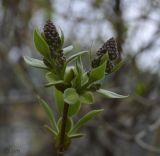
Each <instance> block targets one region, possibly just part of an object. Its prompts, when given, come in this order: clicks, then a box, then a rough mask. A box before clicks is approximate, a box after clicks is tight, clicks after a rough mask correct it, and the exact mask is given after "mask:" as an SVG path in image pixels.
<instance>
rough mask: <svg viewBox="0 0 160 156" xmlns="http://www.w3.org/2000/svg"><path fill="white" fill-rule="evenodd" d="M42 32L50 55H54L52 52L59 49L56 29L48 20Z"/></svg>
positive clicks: (59, 42) (59, 44) (59, 40)
mask: <svg viewBox="0 0 160 156" xmlns="http://www.w3.org/2000/svg"><path fill="white" fill-rule="evenodd" d="M43 30H44V36H45V38H46V41H47V43H48V45H49V48H50V50H51V53H54V51H57V50H59V48H60V47H61V39H60V36H59V34H58V31H57V29H56V26H55V25H54V24H53V23H52V22H51V21H50V20H48V21H47V22H46V24H45V26H44V28H43Z"/></svg>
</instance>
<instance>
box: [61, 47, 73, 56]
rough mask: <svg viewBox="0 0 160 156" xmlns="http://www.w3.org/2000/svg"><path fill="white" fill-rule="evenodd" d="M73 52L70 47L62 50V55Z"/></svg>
mask: <svg viewBox="0 0 160 156" xmlns="http://www.w3.org/2000/svg"><path fill="white" fill-rule="evenodd" d="M72 50H73V46H72V45H70V46H68V47H65V48H63V53H64V54H65V55H66V54H68V53H69V52H71V51H72Z"/></svg>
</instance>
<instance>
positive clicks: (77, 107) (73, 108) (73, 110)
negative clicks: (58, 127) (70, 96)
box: [68, 101, 81, 116]
mask: <svg viewBox="0 0 160 156" xmlns="http://www.w3.org/2000/svg"><path fill="white" fill-rule="evenodd" d="M80 108H81V103H80V101H77V103H75V104H74V105H70V106H69V110H68V116H74V115H75V114H77V113H78V112H79V110H80Z"/></svg>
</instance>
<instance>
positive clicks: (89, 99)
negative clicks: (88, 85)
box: [80, 91, 94, 104]
mask: <svg viewBox="0 0 160 156" xmlns="http://www.w3.org/2000/svg"><path fill="white" fill-rule="evenodd" d="M80 101H81V103H83V104H92V103H93V102H94V96H93V94H92V92H90V91H86V92H84V93H83V94H81V95H80Z"/></svg>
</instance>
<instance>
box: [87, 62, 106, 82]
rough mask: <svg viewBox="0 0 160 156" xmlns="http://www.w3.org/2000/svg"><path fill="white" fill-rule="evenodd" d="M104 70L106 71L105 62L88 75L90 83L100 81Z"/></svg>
mask: <svg viewBox="0 0 160 156" xmlns="http://www.w3.org/2000/svg"><path fill="white" fill-rule="evenodd" d="M105 69H106V61H105V62H104V63H103V64H101V65H100V66H98V67H96V68H93V69H92V71H91V72H90V75H89V78H90V81H91V82H94V81H98V80H101V79H102V78H103V77H104V75H105Z"/></svg>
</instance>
